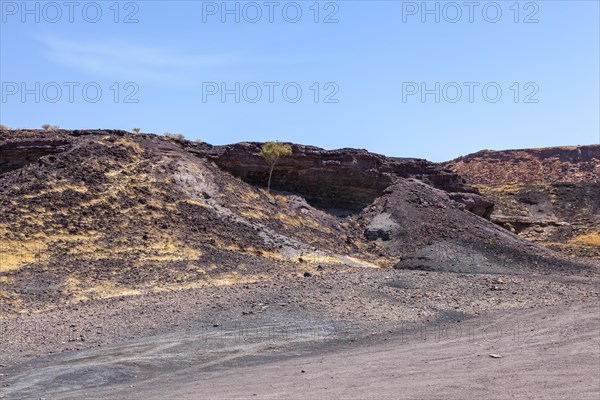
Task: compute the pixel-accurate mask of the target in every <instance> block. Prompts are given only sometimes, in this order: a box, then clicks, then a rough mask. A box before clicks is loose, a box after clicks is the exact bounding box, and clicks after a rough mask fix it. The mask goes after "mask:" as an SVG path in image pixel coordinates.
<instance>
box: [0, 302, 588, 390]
mask: <svg viewBox="0 0 600 400" xmlns="http://www.w3.org/2000/svg"><path fill="white" fill-rule="evenodd" d="M305 333H307V332H305ZM347 333H348V335H347V337H346V338H345V339H341V338H339V337H340V335H338V338H337V339H334V340H329V339H328V337H327V334H325V335H322V336H321V337H319V338H316V337H315V336H314V335H313V336H311V335H306V336H301V335H297V336H295V338H294V340H291V341H290V340H288V341H286V342H285V343H283V344H282V342H278V341H273V340H263V341H262V342H258V343H253V344H248V343H245V344H244V343H240V342H238V341H233V340H232V341H228V342H222V341H221V342H220V345H219V346H216V347H214V346H212V347H211V345H208V347H207V342H206V341H202V340H199V339H200V337H199V336H198V335H189V334H188V335H182V334H175V335H162V336H157V337H152V338H146V339H144V340H141V341H136V342H126V343H120V344H116V345H113V346H110V347H108V348H104V349H98V350H93V349H92V350H87V351H84V352H81V353H75V354H73V353H70V355H68V356H66V357H59V358H58V359H55V360H54V362H53V363H52V365H44V364H45V362H46V360H43V359H42V360H36V361H34V362H32V363H31V364H30V365H29V367H30V369H29V370H28V371H24V373H23V375H21V376H20V378H17V379H13V380H12V385H11V386H9V387H8V388H6V387H4V388H3V390H4V392H3V395H4V396H5V397H6V398H36V399H37V398H40V397H43V398H46V399H58V398H61V399H63V398H64V399H79V398H99V399H165V398H181V399H199V398H202V399H240V398H259V399H260V398H265V399H275V398H276V399H279V398H287V399H289V398H293V399H296V398H297V399H306V398H311V399H314V398H356V399H364V398H390V399H391V398H425V399H433V398H440V399H441V398H456V399H464V398H492V399H508V398H539V399H562V398H576V399H597V398H598V395H599V394H600V349H599V346H598V343H599V339H600V338H599V334H600V305H599V304H598V302H587V303H580V304H576V305H571V306H554V307H543V308H536V309H531V310H520V311H514V312H507V313H501V314H494V315H488V316H485V317H479V318H475V319H471V320H468V321H464V322H461V323H458V324H457V323H455V324H452V325H447V324H432V325H429V326H427V327H424V326H423V325H406V326H405V327H404V328H403V329H402V328H401V329H399V330H397V331H395V332H393V333H388V334H377V335H375V336H371V337H366V338H353V336H352V332H347ZM233 334H234V333H233ZM232 338H233V337H232ZM355 339H356V340H355ZM424 339H426V340H424ZM223 343H225V345H223ZM279 345H282V346H281V347H280V346H279ZM199 354H202V355H203V356H202V357H201V358H203V361H202V362H199V358H198V355H199ZM490 354H497V355H500V356H502V358H492V357H490ZM172 358H177V360H178V362H179V363H181V362H182V361H184V360H188V361H189V362H187V363H186V364H187V365H186V366H185V367H183V368H174V367H172V368H171V370H170V371H169V369H170V368H169V366H168V364H169V362H170V361H172V360H171V359H172ZM192 360H196V361H192ZM158 365H160V370H161V373H160V374H159V375H155V376H152V375H154V373H153V372H155V371H152V370H153V369H155V367H156V366H158ZM94 369H95V371H94ZM86 371H87V372H86ZM136 371H137V372H136ZM136 374H138V375H137V376H136ZM90 376H95V377H96V379H98V377H101V376H104V378H106V382H105V385H103V386H99V387H96V388H87V389H85V388H84V389H79V390H77V389H75V387H72V389H73V390H69V385H75V386H77V385H81V383H82V382H84V381H85V379H91V378H90ZM15 378H16V377H15ZM96 383H97V382H96ZM21 395H23V397H19V396H21Z"/></svg>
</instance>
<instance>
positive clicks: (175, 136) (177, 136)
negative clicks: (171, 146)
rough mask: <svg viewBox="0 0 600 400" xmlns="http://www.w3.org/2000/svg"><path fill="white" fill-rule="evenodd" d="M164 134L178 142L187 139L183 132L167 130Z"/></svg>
mask: <svg viewBox="0 0 600 400" xmlns="http://www.w3.org/2000/svg"><path fill="white" fill-rule="evenodd" d="M163 136H165V137H166V138H169V139H171V140H175V141H178V142H182V141H184V140H185V136H183V135H182V134H181V133H171V132H165V133H164V135H163Z"/></svg>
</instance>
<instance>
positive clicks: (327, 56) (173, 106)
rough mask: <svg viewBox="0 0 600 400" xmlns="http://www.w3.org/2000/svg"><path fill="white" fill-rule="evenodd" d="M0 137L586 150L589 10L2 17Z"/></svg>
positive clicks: (222, 7) (375, 8) (128, 11)
mask: <svg viewBox="0 0 600 400" xmlns="http://www.w3.org/2000/svg"><path fill="white" fill-rule="evenodd" d="M0 11H1V20H0V22H1V24H0V29H1V31H0V46H1V47H0V81H1V84H2V87H1V90H2V93H1V99H0V101H1V103H0V107H1V109H0V122H1V123H2V124H5V125H8V126H10V127H14V128H17V127H33V128H38V127H40V126H41V125H42V124H44V123H50V124H55V125H59V126H60V127H62V128H66V129H83V128H113V129H126V130H130V129H132V128H134V127H139V128H141V130H142V132H152V133H164V132H172V133H181V134H184V135H185V136H186V137H187V138H188V139H201V140H204V141H206V142H209V143H213V144H225V143H232V142H239V141H249V140H252V141H266V140H281V141H290V142H297V143H303V144H312V145H316V146H320V147H324V148H341V147H357V148H366V149H368V150H370V151H373V152H377V153H383V154H386V155H389V156H399V157H420V158H427V159H430V160H433V161H444V160H448V159H452V158H455V157H457V156H459V155H464V154H467V153H472V152H475V151H478V150H481V149H498V150H500V149H509V148H526V147H545V146H555V145H567V144H571V145H576V144H591V143H599V142H600V116H599V109H600V102H599V97H600V94H599V93H600V81H599V71H600V54H599V51H600V50H599V49H600V42H599V40H600V39H599V38H600V32H599V20H600V9H599V2H598V1H595V0H591V1H536V2H527V1H522V2H516V1H497V2H480V1H473V2H469V1H465V2H463V1H458V2H447V1H440V2H434V1H430V2H421V1H418V2H411V1H404V2H403V1H330V2H328V1H323V2H316V1H296V2H285V1H257V2H248V1H243V2H235V1H230V2H221V1H218V2H210V1H209V2H206V1H204V2H203V1H121V2H116V1H96V2H79V1H73V2H62V1H58V2H35V1H29V2H21V1H4V0H2V1H0Z"/></svg>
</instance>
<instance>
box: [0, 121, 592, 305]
mask: <svg viewBox="0 0 600 400" xmlns="http://www.w3.org/2000/svg"><path fill="white" fill-rule="evenodd" d="M259 150H260V144H258V143H240V144H236V145H229V146H211V145H209V144H205V143H196V142H189V141H185V140H180V139H177V138H172V137H171V138H169V137H164V136H156V135H146V134H144V135H134V134H130V133H127V132H123V131H103V130H96V131H56V132H44V131H37V130H31V131H26V130H20V131H9V132H3V133H1V134H0V206H1V208H2V213H1V214H0V300H1V302H0V314H3V315H9V314H14V313H19V312H23V311H41V310H45V309H48V308H49V307H57V306H60V305H66V304H77V303H79V302H87V301H92V300H94V299H102V298H111V297H120V296H131V295H142V294H147V293H156V292H168V291H174V290H176V291H177V290H183V289H193V288H204V287H215V286H227V285H232V284H245V283H257V282H265V281H269V280H271V279H272V278H273V277H282V278H286V277H287V278H290V279H294V278H296V277H298V278H302V277H310V276H314V275H317V276H318V275H328V274H338V273H341V272H343V271H344V270H352V269H356V268H388V267H395V268H397V269H409V270H414V269H417V270H426V271H432V270H433V271H435V270H439V271H450V272H463V273H464V272H466V273H478V272H480V273H508V274H522V273H531V272H533V271H536V272H543V271H546V270H552V271H555V272H557V271H558V272H560V271H567V272H573V271H577V270H581V269H586V268H588V267H589V266H588V265H586V264H582V263H579V262H576V261H565V260H563V259H561V257H560V256H559V255H558V254H556V253H554V252H551V251H548V250H546V249H543V248H541V247H537V246H535V245H533V244H531V243H529V242H526V241H525V240H523V239H521V238H519V237H518V236H517V235H514V234H512V233H510V232H508V231H507V230H505V229H503V228H501V227H498V226H497V225H495V224H493V223H491V222H490V221H488V220H487V219H486V218H489V217H490V215H493V214H492V203H491V202H490V201H489V200H487V199H486V198H485V197H483V196H481V195H480V194H479V192H478V190H477V189H476V188H474V187H473V186H470V185H469V184H468V183H466V182H465V181H464V180H463V179H462V178H460V177H459V175H458V174H457V173H455V172H452V171H451V170H449V169H446V168H445V167H443V166H440V165H436V164H434V163H430V162H427V161H425V160H417V159H401V158H387V157H384V156H381V155H376V154H371V153H368V152H367V151H364V150H353V149H342V150H335V151H325V150H322V149H318V148H315V147H309V146H301V145H293V154H292V156H290V157H286V158H284V159H282V160H281V162H280V163H279V164H278V166H277V168H276V169H275V175H274V182H273V187H274V188H275V189H276V191H275V193H273V194H269V193H267V192H266V191H265V190H264V189H263V186H264V185H265V183H266V177H267V173H268V166H267V164H266V163H265V161H264V160H263V159H262V158H261V157H260V156H259Z"/></svg>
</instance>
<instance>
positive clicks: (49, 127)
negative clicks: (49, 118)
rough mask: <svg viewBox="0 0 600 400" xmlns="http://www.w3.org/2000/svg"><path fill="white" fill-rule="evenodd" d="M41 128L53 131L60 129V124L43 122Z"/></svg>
mask: <svg viewBox="0 0 600 400" xmlns="http://www.w3.org/2000/svg"><path fill="white" fill-rule="evenodd" d="M42 129H43V130H45V131H48V132H54V131H57V130H59V129H60V126H58V125H50V124H44V125H42Z"/></svg>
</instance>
